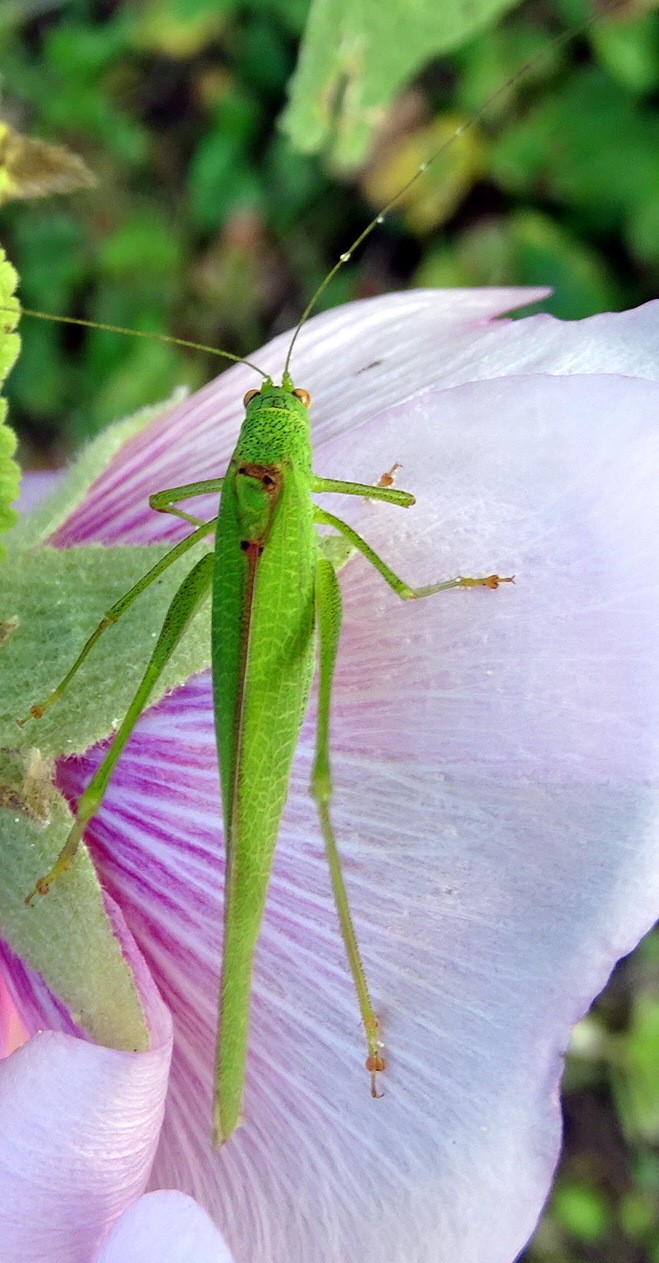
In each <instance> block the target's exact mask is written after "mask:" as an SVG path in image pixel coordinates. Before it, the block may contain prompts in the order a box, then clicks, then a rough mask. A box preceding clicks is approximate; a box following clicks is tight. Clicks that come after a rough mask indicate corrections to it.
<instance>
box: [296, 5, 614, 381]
mask: <svg viewBox="0 0 659 1263" xmlns="http://www.w3.org/2000/svg"><path fill="white" fill-rule="evenodd" d="M623 8H624V0H614V2H613V3H612V4H610V5H607V6H606V7H605V8H604V9H603V10H601V11H600V12H599V13H598V14H597V16H596V17H592V18H589V19H588V21H587V22H583V23H581V25H580V26H577V27H573V28H572V29H571V30H569V31H564V32H563V34H562V35H559V36H557V37H556V39H554V40H552V41H551V42H550V43H548V44H547V45H546V47H545V48H541V49H540V51H539V52H538V53H534V55H533V57H529V59H528V61H525V62H524V65H523V66H520V68H519V70H516V71H515V73H514V75H511V76H510V78H509V79H507V80H506V82H505V83H502V84H501V87H499V88H497V90H496V92H493V93H492V95H491V96H489V97H488V98H487V101H485V102H484V103H483V105H481V107H480V109H478V110H477V111H476V113H475V114H472V115H471V117H470V118H468V119H467V120H466V122H464V123H461V124H460V126H459V127H456V129H455V131H454V132H453V134H452V136H449V138H448V140H445V141H444V142H443V143H442V144H441V145H440V146H439V148H438V149H436V150H435V152H434V153H431V154H430V156H429V158H427V159H426V161H425V162H422V163H420V164H419V166H418V167H417V169H416V171H415V172H414V175H412V176H410V179H409V180H408V181H407V183H406V184H404V185H403V187H402V188H401V189H399V190H398V192H397V193H396V195H395V197H392V198H391V200H390V201H388V202H387V203H386V205H385V206H383V207H382V210H380V211H378V213H377V215H374V216H373V219H372V220H371V221H370V223H368V224H367V225H366V227H365V228H363V229H362V231H361V232H360V234H359V236H358V237H356V238H355V240H354V241H353V243H352V245H351V246H349V247H348V249H347V250H344V251H343V254H340V255H339V257H338V259H337V261H336V263H335V264H334V267H333V268H331V269H330V271H329V272H328V273H327V275H326V276H325V278H324V279H323V280H322V281H321V283H320V285H319V286H318V289H317V290H316V292H315V294H314V295H313V296H312V297H311V298H310V299H309V302H308V303H307V305H306V307H305V309H304V311H303V312H302V315H301V316H300V319H299V321H298V323H297V325H296V327H295V330H294V332H293V337H292V338H291V341H290V345H289V348H288V354H287V356H286V364H285V367H284V371H285V372H286V373H287V372H288V371H289V369H290V363H291V356H292V354H293V348H294V346H295V343H296V342H297V339H298V336H299V334H300V330H301V329H302V326H303V325H304V324H306V322H307V320H308V319H309V316H310V315H311V313H312V311H313V309H314V307H315V306H316V303H317V302H318V299H319V298H320V296H321V294H323V293H324V292H325V290H326V289H327V286H328V285H329V283H330V281H332V280H333V279H334V277H335V276H336V274H337V272H338V271H339V269H340V268H342V267H343V266H344V264H346V263H349V262H350V260H351V258H352V256H353V254H354V252H355V250H357V249H358V248H359V246H360V245H361V244H362V242H363V241H365V240H366V238H367V237H370V235H371V233H372V232H374V231H375V229H376V228H377V227H378V225H379V224H381V223H382V222H383V221H384V218H385V216H386V215H388V214H389V212H390V211H391V210H393V209H394V207H395V206H397V205H398V203H399V202H400V201H402V199H403V198H404V197H405V194H406V193H407V192H408V191H409V190H410V189H411V188H412V186H413V185H414V184H416V182H417V180H419V179H420V178H421V176H422V175H424V174H425V172H426V171H427V170H428V167H431V166H432V164H433V163H434V162H436V161H437V159H438V158H440V157H441V155H442V154H443V153H444V152H445V151H446V150H447V149H450V147H451V145H453V144H455V141H456V140H457V139H458V138H459V137H460V136H464V134H465V132H468V131H470V130H471V128H472V127H475V126H476V124H477V123H479V122H480V121H481V119H482V118H483V117H484V115H486V114H487V113H488V111H489V110H490V108H491V107H492V105H494V103H495V101H498V100H499V98H500V97H502V96H506V95H507V94H508V93H509V92H510V91H511V89H512V88H514V86H515V84H516V83H518V82H519V80H520V79H523V78H524V77H525V76H526V75H527V74H528V73H529V71H530V70H532V69H533V67H534V66H537V65H538V63H539V62H541V61H543V60H544V58H545V57H548V56H549V54H550V53H553V52H554V51H555V50H556V49H558V48H562V47H563V45H564V44H569V43H570V42H571V41H572V40H573V39H576V38H577V37H578V36H579V35H583V34H584V32H585V31H588V30H589V29H590V27H591V26H595V25H596V24H597V23H598V22H599V21H601V19H602V16H606V17H608V16H610V15H611V14H613V13H616V12H618V11H620V10H622V9H623Z"/></svg>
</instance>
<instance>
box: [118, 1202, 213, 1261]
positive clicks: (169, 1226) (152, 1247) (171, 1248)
mask: <svg viewBox="0 0 659 1263" xmlns="http://www.w3.org/2000/svg"><path fill="white" fill-rule="evenodd" d="M156 1259H157V1260H158V1263H232V1258H231V1255H230V1253H229V1251H228V1250H227V1248H226V1245H225V1244H224V1242H223V1240H222V1238H221V1236H220V1234H219V1232H218V1231H217V1228H216V1227H215V1226H214V1224H213V1223H212V1221H211V1220H210V1219H209V1217H208V1215H206V1214H205V1212H204V1211H203V1210H201V1208H200V1207H199V1206H197V1204H196V1202H193V1201H192V1198H190V1197H185V1196H184V1194H183V1193H177V1192H176V1191H175V1190H171V1191H168V1192H161V1193H147V1194H146V1196H145V1197H140V1199H139V1201H137V1202H135V1204H134V1205H133V1206H131V1207H130V1209H129V1210H127V1211H126V1212H125V1213H124V1214H123V1215H122V1216H121V1219H120V1220H119V1222H118V1223H117V1224H115V1226H114V1228H113V1229H112V1230H111V1232H110V1233H109V1235H108V1237H107V1239H106V1240H105V1241H104V1242H103V1245H102V1246H101V1249H100V1250H99V1251H98V1253H97V1254H95V1255H94V1263H154V1260H156Z"/></svg>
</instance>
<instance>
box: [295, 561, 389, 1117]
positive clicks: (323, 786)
mask: <svg viewBox="0 0 659 1263" xmlns="http://www.w3.org/2000/svg"><path fill="white" fill-rule="evenodd" d="M315 605H316V625H317V629H318V720H317V731H316V758H315V761H314V767H313V772H312V775H311V792H312V795H313V797H314V799H315V800H316V806H317V808H318V815H319V818H320V827H321V831H322V835H323V841H324V843H325V850H326V853H327V862H328V864H329V870H330V877H331V881H332V890H333V892H334V902H335V904H336V910H337V913H338V917H339V924H340V927H341V934H342V936H343V942H344V944H345V949H346V954H347V957H348V963H349V965H350V972H351V973H352V978H353V982H354V984H355V990H356V992H357V1000H358V1003H359V1012H360V1014H361V1019H362V1022H363V1024H364V1030H365V1032H366V1046H367V1057H366V1069H367V1070H368V1071H369V1073H370V1076H371V1096H374V1097H377V1096H380V1095H381V1094H380V1093H379V1092H378V1090H377V1086H376V1076H377V1074H378V1072H379V1071H381V1070H384V1068H385V1062H384V1058H383V1056H382V1053H381V1049H382V1043H381V1041H380V1039H379V1038H378V1034H379V1026H380V1023H379V1021H378V1018H377V1016H376V1013H375V1010H374V1009H373V1005H372V1003H371V997H370V995H369V990H368V984H367V982H366V975H365V973H364V967H363V965H362V962H361V957H360V954H359V946H358V944H357V936H356V934H355V929H354V926H353V923H352V917H351V915H350V906H349V904H348V895H347V891H346V888H345V882H344V880H343V873H342V871H341V859H340V857H339V852H338V848H337V845H336V838H335V836H334V829H333V828H332V821H331V817H330V801H331V797H332V777H331V770H330V753H329V718H330V702H331V696H332V679H333V675H334V666H335V663H336V651H337V647H338V643H339V631H340V628H341V591H340V588H339V584H338V580H337V577H336V572H335V570H334V566H333V565H332V563H331V562H330V561H328V560H327V559H326V558H320V559H319V560H318V562H317V563H316V582H315Z"/></svg>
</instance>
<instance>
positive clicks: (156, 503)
mask: <svg viewBox="0 0 659 1263" xmlns="http://www.w3.org/2000/svg"><path fill="white" fill-rule="evenodd" d="M223 482H224V478H207V479H204V481H203V482H188V483H185V484H184V485H183V486H182V487H168V488H167V490H166V491H154V493H153V495H150V496H149V507H150V508H151V509H155V510H156V512H157V513H172V514H173V515H174V517H180V518H183V521H184V522H189V523H190V525H191V526H203V522H202V521H201V520H200V518H198V517H192V515H191V514H190V513H186V512H185V510H184V509H174V508H172V505H174V504H176V502H177V501H178V500H193V499H194V497H195V496H205V495H210V494H211V493H212V492H214V491H221V490H222V483H223Z"/></svg>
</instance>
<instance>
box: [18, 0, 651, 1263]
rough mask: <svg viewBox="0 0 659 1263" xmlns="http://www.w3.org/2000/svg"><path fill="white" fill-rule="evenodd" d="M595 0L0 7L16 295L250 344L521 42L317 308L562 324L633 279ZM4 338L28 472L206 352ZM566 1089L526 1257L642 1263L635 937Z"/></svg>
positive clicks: (623, 183)
mask: <svg viewBox="0 0 659 1263" xmlns="http://www.w3.org/2000/svg"><path fill="white" fill-rule="evenodd" d="M593 3H594V0H592V3H587V2H586V0H531V2H529V3H526V4H524V5H523V6H521V7H517V6H515V5H514V4H512V3H511V0H472V3H471V4H470V5H469V6H465V5H462V6H460V5H457V4H456V6H455V10H454V9H453V7H452V4H451V0H442V5H441V6H440V5H438V3H437V0H424V3H423V4H419V5H417V6H416V9H415V11H416V12H417V13H418V14H420V21H419V22H418V25H416V26H415V25H413V24H412V18H411V16H410V14H411V9H410V6H409V5H407V4H406V5H403V4H400V5H399V4H398V3H397V0H388V2H387V4H382V2H381V0H365V2H364V4H363V5H362V6H355V5H353V6H352V8H353V9H356V8H358V7H359V8H361V9H363V11H364V12H365V13H366V14H367V17H368V21H369V22H370V24H371V26H370V28H369V31H368V34H369V35H371V36H373V45H372V47H371V48H370V49H369V50H368V52H367V54H365V53H364V48H365V44H364V41H363V39H362V38H361V37H362V34H363V33H362V32H360V31H359V29H352V28H350V22H352V21H353V20H354V21H358V15H357V16H355V15H352V14H351V13H350V5H349V3H348V0H346V12H345V13H344V11H343V4H342V3H341V0H314V3H313V5H311V4H310V2H309V0H243V3H240V4H238V3H235V2H234V0H142V2H141V3H137V2H136V0H130V2H128V0H126V2H124V3H121V2H120V0H105V2H104V3H102V2H97V3H93V2H92V0H2V3H1V5H0V94H1V95H0V243H1V244H2V245H3V246H4V248H5V250H6V251H7V254H8V256H9V258H10V260H11V261H12V263H13V264H14V265H15V266H16V268H17V269H18V272H19V274H20V277H21V289H20V294H21V299H22V302H23V303H24V305H26V306H30V307H35V308H38V309H40V310H43V311H46V312H51V313H60V314H68V315H74V316H77V317H79V318H83V319H88V320H100V321H105V322H110V323H113V324H120V325H124V326H127V327H129V328H139V329H143V330H151V331H158V332H167V333H171V334H174V335H176V336H178V337H183V338H188V339H192V340H194V341H201V342H204V343H208V344H211V345H214V346H220V347H223V348H226V349H228V350H230V351H234V352H236V353H238V354H247V353H250V352H253V351H254V350H255V349H256V348H257V347H258V346H259V345H260V344H262V343H263V342H265V341H267V340H268V339H269V338H270V337H271V336H272V335H273V334H274V333H278V332H281V331H282V330H284V329H286V328H289V327H290V326H292V325H293V324H294V323H295V321H296V320H297V319H298V317H299V315H300V313H301V311H302V309H303V308H304V305H305V303H306V301H307V300H308V299H309V297H310V295H311V294H312V293H313V292H314V290H315V288H316V286H317V285H318V284H319V282H320V281H321V280H322V278H323V276H324V275H325V273H326V272H327V270H328V269H329V268H330V267H331V266H332V264H333V263H334V262H335V261H336V259H337V257H338V255H339V254H340V253H341V252H342V251H343V250H345V249H346V248H347V247H348V246H349V245H350V243H351V242H352V241H353V239H354V238H355V237H356V236H357V235H358V233H359V232H360V231H361V230H362V228H363V227H364V225H365V223H366V222H367V221H368V220H369V219H370V218H371V217H372V216H373V215H374V214H375V213H376V212H377V210H378V209H379V208H380V206H381V205H382V204H383V203H384V202H386V201H387V199H388V198H389V197H391V196H393V195H394V194H395V193H396V192H397V190H398V189H399V188H400V186H401V184H403V183H404V182H405V180H406V179H407V178H408V176H409V175H410V174H411V173H412V172H413V170H414V169H415V167H416V165H417V164H418V163H419V162H420V161H422V160H423V159H424V158H426V157H427V156H428V154H429V153H433V152H434V151H435V150H436V149H437V148H438V147H439V145H441V144H442V142H443V140H445V139H447V138H449V137H450V136H452V135H453V133H454V131H455V129H456V128H457V127H459V126H460V125H461V124H462V123H464V122H465V121H467V120H468V119H471V118H473V116H474V114H475V113H476V112H478V111H480V110H481V108H482V106H483V103H484V102H485V101H486V100H487V98H488V97H489V96H490V95H491V94H492V93H494V92H495V91H496V90H497V89H499V88H500V87H501V85H502V84H503V83H504V82H505V81H507V80H508V79H510V78H511V76H514V75H516V74H517V73H518V72H519V71H520V69H521V68H522V67H524V66H525V64H526V63H528V62H529V60H530V59H534V58H536V57H537V55H538V54H539V53H542V54H543V55H542V57H541V58H540V59H539V60H534V61H533V64H532V65H531V66H530V67H528V68H527V70H526V71H525V72H524V73H522V74H521V75H519V77H518V78H517V79H516V81H515V82H514V84H512V85H511V87H510V89H509V90H508V91H507V92H505V93H503V94H502V95H499V96H498V97H497V98H496V100H495V101H493V102H492V103H491V104H490V105H489V107H488V108H486V109H485V110H484V111H483V112H482V113H480V114H479V115H478V118H477V119H476V121H475V123H474V125H473V126H472V127H470V128H469V130H468V131H467V132H466V133H465V134H464V135H463V136H461V137H460V138H459V139H458V140H456V141H455V142H454V143H452V144H451V145H450V146H449V148H448V149H447V150H446V152H445V153H444V155H443V156H442V158H441V159H439V160H438V161H437V162H436V163H435V164H434V165H433V166H432V168H431V170H430V171H429V172H428V173H427V174H426V175H425V176H424V177H423V178H422V179H421V180H419V181H418V182H417V184H416V185H415V188H414V190H413V194H412V196H411V197H410V198H409V199H408V200H407V201H406V203H405V206H404V209H402V210H400V211H399V212H397V213H395V214H392V215H391V216H388V217H387V219H386V222H385V224H384V225H383V226H382V227H378V229H377V231H376V232H375V233H374V234H373V235H372V236H371V237H370V238H369V240H368V241H367V242H366V243H365V245H364V247H363V248H362V249H361V251H360V252H359V254H358V256H357V257H356V258H355V261H354V264H353V265H351V266H350V267H345V268H342V269H341V271H340V273H339V275H338V276H337V277H335V278H334V280H333V282H332V283H331V285H330V286H329V287H328V289H327V290H326V292H325V294H324V295H323V299H322V302H321V305H320V306H321V308H322V307H325V306H334V305H336V304H337V303H340V302H344V301H346V300H348V299H351V298H358V297H364V296H368V295H372V294H380V293H386V292H388V291H389V290H392V289H398V288H401V287H404V286H407V285H438V286H456V285H457V286H462V285H468V286H470V285H508V284H511V285H524V284H532V285H537V284H542V285H550V286H553V287H554V296H553V297H552V298H551V299H550V300H549V301H548V302H547V303H545V304H543V309H544V310H548V311H552V312H553V313H554V314H556V315H558V316H560V317H561V318H563V319H567V320H571V319H578V318H580V317H583V316H587V315H590V314H592V313H594V312H598V311H602V310H616V309H621V308H625V307H629V306H633V305H636V304H638V303H641V302H643V301H645V300H646V299H648V298H650V297H654V296H656V293H657V288H658V282H659V114H658V112H657V108H656V107H657V101H658V98H659V92H658V88H659V15H658V13H657V11H656V9H654V8H653V7H652V6H651V5H649V4H648V3H640V2H637V0H630V2H629V3H625V4H624V6H623V7H621V8H619V9H618V11H617V12H616V15H615V17H613V16H611V14H610V13H609V16H607V15H606V11H605V10H603V9H602V8H601V7H600V9H599V11H598V10H597V8H594V7H592V4H593ZM463 10H466V11H463ZM337 15H340V17H341V21H342V22H344V23H346V24H347V28H346V29H347V31H348V35H347V36H346V38H345V39H344V40H343V41H342V46H341V50H340V51H338V52H337V29H338V20H337ZM591 19H596V20H595V21H594V22H593V24H591V25H590V26H588V28H587V30H582V31H581V33H578V34H576V35H575V36H574V38H572V39H570V40H569V42H565V41H563V42H561V43H557V42H556V41H557V39H560V37H561V35H562V34H563V33H565V32H570V31H574V28H575V27H578V26H579V25H580V24H583V23H584V22H589V21H591ZM46 146H58V147H62V146H66V147H67V149H68V151H69V152H68V153H67V152H66V151H65V150H63V149H62V148H58V149H57V150H53V149H50V148H47V147H46ZM73 155H77V158H75V157H74V156H73ZM80 159H82V163H81V162H80ZM83 164H84V165H83ZM57 190H59V192H57ZM21 335H22V338H23V353H22V355H21V358H20V360H19V362H18V365H17V366H16V367H15V368H14V370H13V372H12V374H11V376H10V378H9V382H8V384H7V392H6V393H7V394H8V396H9V398H10V405H11V418H12V422H13V424H14V426H15V427H16V428H17V429H18V431H19V436H20V456H21V459H22V462H23V464H24V465H28V466H30V467H32V468H51V467H54V466H57V465H59V464H61V463H62V462H63V461H64V460H66V459H67V458H68V457H69V456H70V455H71V453H72V452H73V451H74V450H75V449H76V447H77V446H78V445H79V444H80V443H82V442H84V441H85V439H87V438H89V437H91V436H93V435H94V434H95V433H97V432H98V431H99V430H100V429H101V428H102V427H103V426H104V425H105V424H107V423H108V422H110V421H112V420H115V419H117V418H119V417H122V416H126V415H128V414H129V413H131V412H133V411H134V410H135V409H137V408H139V407H141V406H143V405H144V404H147V403H150V402H155V401H158V400H161V399H164V398H166V397H167V396H168V394H169V393H170V391H171V390H172V389H173V387H174V386H175V385H178V384H180V383H182V382H184V383H187V384H188V385H189V386H190V387H191V388H195V387H197V386H199V385H201V384H202V383H203V382H204V381H206V380H207V379H208V378H209V377H210V376H213V375H214V374H215V373H216V372H217V371H218V362H217V360H213V359H212V357H210V356H206V355H204V354H200V353H194V352H191V351H187V350H183V349H182V348H178V347H169V346H164V345H162V344H160V343H158V342H150V341H148V342H147V341H144V340H141V339H139V340H137V339H136V340H131V339H128V338H121V337H117V336H111V335H108V334H105V333H101V332H98V331H89V330H83V329H79V328H73V327H71V326H68V327H67V326H65V325H58V324H50V323H46V322H42V321H38V320H29V319H27V318H26V319H24V320H23V322H22V324H21ZM338 371H340V366H337V372H338ZM564 1086H565V1092H564V1109H565V1120H566V1137H565V1150H564V1155H563V1159H562V1163H561V1167H560V1170H559V1173H558V1178H557V1182H556V1186H555V1189H554V1193H553V1196H552V1199H551V1202H550V1204H549V1206H548V1208H547V1211H546V1214H545V1216H544V1218H543V1221H542V1223H541V1225H540V1227H539V1229H538V1231H537V1234H536V1237H535V1239H534V1242H533V1244H532V1245H531V1246H530V1247H529V1249H528V1250H527V1252H526V1253H525V1255H524V1256H523V1258H524V1261H525V1263H659V1148H658V1146H657V1142H658V1140H659V938H658V937H656V936H655V937H650V938H648V939H647V940H646V941H645V942H644V943H643V944H642V946H641V947H640V948H639V950H638V951H637V952H636V953H635V955H634V956H633V957H631V958H629V959H628V960H627V961H625V962H623V963H622V964H621V965H620V966H619V967H618V969H617V970H616V972H615V974H614V976H613V979H612V981H611V983H610V985H609V988H608V989H607V991H606V993H605V994H604V996H603V997H602V998H601V1000H600V1001H599V1003H598V1005H597V1006H596V1009H595V1010H594V1012H593V1013H592V1014H591V1015H589V1017H588V1018H587V1019H586V1020H585V1021H584V1022H582V1023H581V1024H580V1026H579V1027H578V1028H577V1030H576V1032H575V1037H574V1040H573V1048H572V1051H571V1054H570V1057H569V1058H568V1065H567V1072H566V1078H565V1085H564Z"/></svg>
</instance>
